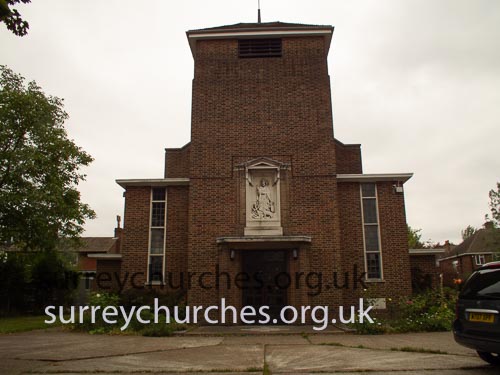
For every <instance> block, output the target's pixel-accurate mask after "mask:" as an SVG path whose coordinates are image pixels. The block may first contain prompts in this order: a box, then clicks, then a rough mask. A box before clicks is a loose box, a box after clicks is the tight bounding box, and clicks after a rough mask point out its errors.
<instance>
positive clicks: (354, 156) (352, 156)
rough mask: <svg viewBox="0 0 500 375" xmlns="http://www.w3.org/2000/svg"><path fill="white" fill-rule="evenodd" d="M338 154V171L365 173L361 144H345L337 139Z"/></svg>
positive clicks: (342, 172)
mask: <svg viewBox="0 0 500 375" xmlns="http://www.w3.org/2000/svg"><path fill="white" fill-rule="evenodd" d="M335 147H336V155H337V173H339V174H356V173H363V166H362V163H361V145H345V144H343V143H342V142H340V141H338V140H335Z"/></svg>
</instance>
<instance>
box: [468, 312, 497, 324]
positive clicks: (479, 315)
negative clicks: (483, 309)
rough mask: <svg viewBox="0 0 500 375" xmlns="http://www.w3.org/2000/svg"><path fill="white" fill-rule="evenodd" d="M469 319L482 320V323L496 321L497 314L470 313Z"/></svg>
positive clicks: (472, 320)
mask: <svg viewBox="0 0 500 375" xmlns="http://www.w3.org/2000/svg"><path fill="white" fill-rule="evenodd" d="M469 321H470V322H480V323H494V322H495V315H493V314H483V313H469Z"/></svg>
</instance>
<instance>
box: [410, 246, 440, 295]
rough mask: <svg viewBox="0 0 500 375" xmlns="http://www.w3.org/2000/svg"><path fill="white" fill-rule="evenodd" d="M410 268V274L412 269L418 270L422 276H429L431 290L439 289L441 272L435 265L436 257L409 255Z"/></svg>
mask: <svg viewBox="0 0 500 375" xmlns="http://www.w3.org/2000/svg"><path fill="white" fill-rule="evenodd" d="M410 267H411V271H412V274H413V272H414V271H413V270H414V269H419V270H420V271H421V272H422V274H423V275H430V278H431V287H432V288H437V287H439V284H440V279H439V274H440V273H441V270H440V269H439V266H438V265H436V255H433V254H431V255H410Z"/></svg>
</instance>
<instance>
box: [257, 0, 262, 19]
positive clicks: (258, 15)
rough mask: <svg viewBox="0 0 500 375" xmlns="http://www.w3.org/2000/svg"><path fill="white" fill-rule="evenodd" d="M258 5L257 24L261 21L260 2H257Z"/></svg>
mask: <svg viewBox="0 0 500 375" xmlns="http://www.w3.org/2000/svg"><path fill="white" fill-rule="evenodd" d="M258 3H259V9H258V11H257V22H258V23H260V22H261V19H260V0H258Z"/></svg>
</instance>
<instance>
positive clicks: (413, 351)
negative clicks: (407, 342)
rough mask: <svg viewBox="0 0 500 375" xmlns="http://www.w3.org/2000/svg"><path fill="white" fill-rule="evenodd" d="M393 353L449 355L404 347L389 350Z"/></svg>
mask: <svg viewBox="0 0 500 375" xmlns="http://www.w3.org/2000/svg"><path fill="white" fill-rule="evenodd" d="M391 350H392V351H393V352H408V353H427V354H449V353H447V352H443V351H441V350H433V349H424V348H412V347H409V346H404V347H402V348H391Z"/></svg>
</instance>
